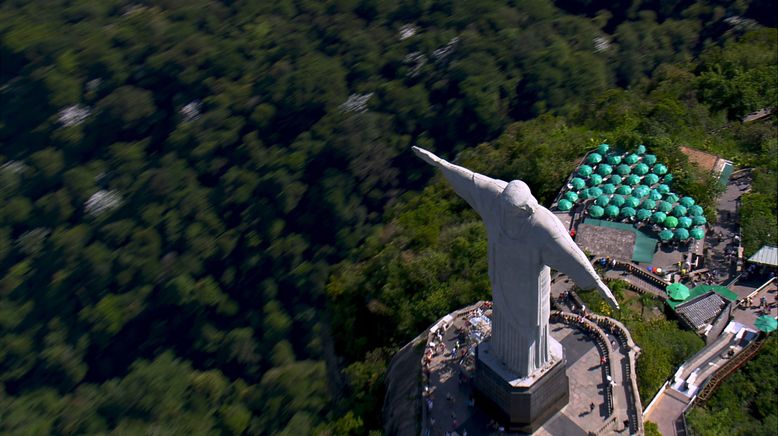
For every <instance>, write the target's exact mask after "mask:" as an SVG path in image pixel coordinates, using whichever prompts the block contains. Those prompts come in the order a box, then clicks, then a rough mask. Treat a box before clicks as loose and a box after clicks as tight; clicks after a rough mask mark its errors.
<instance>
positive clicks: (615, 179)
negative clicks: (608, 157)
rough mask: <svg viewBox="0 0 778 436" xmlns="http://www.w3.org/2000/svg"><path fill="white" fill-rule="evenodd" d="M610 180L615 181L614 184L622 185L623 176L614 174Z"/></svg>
mask: <svg viewBox="0 0 778 436" xmlns="http://www.w3.org/2000/svg"><path fill="white" fill-rule="evenodd" d="M608 181H609V182H611V183H613V184H614V185H621V176H620V175H618V174H614V175H612V176H611V178H610V179H609V180H608Z"/></svg>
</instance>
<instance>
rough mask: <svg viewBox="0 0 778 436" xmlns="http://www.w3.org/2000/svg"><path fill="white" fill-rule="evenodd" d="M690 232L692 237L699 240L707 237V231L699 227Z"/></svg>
mask: <svg viewBox="0 0 778 436" xmlns="http://www.w3.org/2000/svg"><path fill="white" fill-rule="evenodd" d="M689 234H690V235H691V236H692V238H694V239H696V240H698V241H699V240H700V239H702V238H704V237H705V231H704V230H702V229H701V228H699V227H695V228H693V229H692V231H691V232H689Z"/></svg>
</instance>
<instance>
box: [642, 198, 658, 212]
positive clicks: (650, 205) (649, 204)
mask: <svg viewBox="0 0 778 436" xmlns="http://www.w3.org/2000/svg"><path fill="white" fill-rule="evenodd" d="M640 208H641V209H648V210H654V209H655V208H656V202H655V201H654V200H652V199H650V198H646V199H645V200H643V203H642V204H641V205H640Z"/></svg>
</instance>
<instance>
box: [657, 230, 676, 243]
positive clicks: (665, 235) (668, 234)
mask: <svg viewBox="0 0 778 436" xmlns="http://www.w3.org/2000/svg"><path fill="white" fill-rule="evenodd" d="M659 239H661V240H663V241H669V240H671V239H673V232H672V231H670V230H667V229H664V230H662V231H661V232H659Z"/></svg>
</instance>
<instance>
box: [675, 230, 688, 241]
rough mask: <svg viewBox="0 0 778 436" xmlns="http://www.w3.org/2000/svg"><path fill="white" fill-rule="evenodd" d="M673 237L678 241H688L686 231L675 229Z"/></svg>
mask: <svg viewBox="0 0 778 436" xmlns="http://www.w3.org/2000/svg"><path fill="white" fill-rule="evenodd" d="M673 236H675V239H677V240H679V241H685V240H687V239H689V231H688V230H686V229H675V231H674V232H673Z"/></svg>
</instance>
